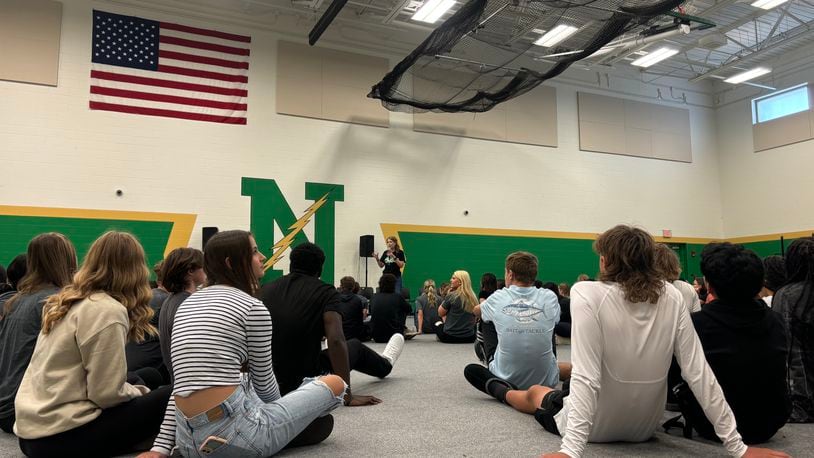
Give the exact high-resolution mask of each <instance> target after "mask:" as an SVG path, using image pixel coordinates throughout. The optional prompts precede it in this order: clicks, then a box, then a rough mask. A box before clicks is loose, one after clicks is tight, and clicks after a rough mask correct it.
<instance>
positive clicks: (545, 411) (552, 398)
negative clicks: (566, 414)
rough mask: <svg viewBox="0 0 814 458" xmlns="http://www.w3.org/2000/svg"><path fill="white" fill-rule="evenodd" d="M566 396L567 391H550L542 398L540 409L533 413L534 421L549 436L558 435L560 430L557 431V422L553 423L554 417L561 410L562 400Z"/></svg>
mask: <svg viewBox="0 0 814 458" xmlns="http://www.w3.org/2000/svg"><path fill="white" fill-rule="evenodd" d="M567 396H568V390H554V391H550V392H549V393H548V394H546V395H545V397H543V402H542V403H541V404H540V408H539V409H537V411H536V412H534V419H535V420H537V423H540V424H541V425H542V426H543V428H545V430H546V431H548V432H550V433H551V434H556V435H558V436H559V435H560V430H559V429H557V422H556V421H554V416H555V415H557V413H559V411H560V410H562V404H563V400H564V399H565V398H566V397H567Z"/></svg>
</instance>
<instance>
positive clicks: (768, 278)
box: [760, 256, 786, 307]
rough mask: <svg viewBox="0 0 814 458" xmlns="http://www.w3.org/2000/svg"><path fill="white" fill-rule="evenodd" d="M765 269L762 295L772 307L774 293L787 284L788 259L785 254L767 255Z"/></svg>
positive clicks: (764, 261)
mask: <svg viewBox="0 0 814 458" xmlns="http://www.w3.org/2000/svg"><path fill="white" fill-rule="evenodd" d="M763 271H764V273H763V289H761V290H760V297H761V298H762V299H763V302H765V303H766V305H768V306H769V307H771V306H772V299H773V298H774V293H775V292H776V291H777V290H779V289H780V288H782V287H783V285H785V284H786V260H785V259H784V258H783V256H766V257H765V258H763Z"/></svg>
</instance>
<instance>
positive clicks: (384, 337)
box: [370, 274, 413, 343]
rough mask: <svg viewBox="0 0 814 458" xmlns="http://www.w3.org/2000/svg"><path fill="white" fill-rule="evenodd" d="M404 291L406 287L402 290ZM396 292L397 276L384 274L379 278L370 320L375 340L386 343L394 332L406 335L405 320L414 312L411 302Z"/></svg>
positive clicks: (372, 300) (371, 301)
mask: <svg viewBox="0 0 814 458" xmlns="http://www.w3.org/2000/svg"><path fill="white" fill-rule="evenodd" d="M401 291H402V293H403V292H404V289H402V290H401ZM402 293H397V292H396V277H395V276H394V275H392V274H384V275H382V276H381V278H380V279H379V292H378V293H376V294H374V295H373V299H371V300H370V314H371V316H372V318H371V320H370V322H371V324H372V325H373V326H372V335H373V341H374V342H378V343H385V342H387V341H389V340H390V338H391V337H393V335H394V334H401V335H404V322H405V320H406V319H407V315H408V314H409V313H410V312H412V310H413V309H412V308H411V307H410V304H409V303H407V301H406V300H405V299H404V297H403V296H402Z"/></svg>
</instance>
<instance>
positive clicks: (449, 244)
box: [370, 232, 599, 299]
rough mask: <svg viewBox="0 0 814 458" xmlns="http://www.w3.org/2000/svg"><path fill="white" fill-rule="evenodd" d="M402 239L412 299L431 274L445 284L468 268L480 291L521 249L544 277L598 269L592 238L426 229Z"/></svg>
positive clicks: (565, 277)
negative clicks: (488, 277)
mask: <svg viewBox="0 0 814 458" xmlns="http://www.w3.org/2000/svg"><path fill="white" fill-rule="evenodd" d="M399 239H400V240H401V243H402V245H403V249H404V252H405V255H406V256H407V266H406V267H405V271H404V285H405V286H407V287H408V288H410V292H411V296H412V298H413V299H415V298H416V297H418V292H419V290H420V289H421V286H422V284H423V283H424V280H426V279H428V278H432V279H433V280H435V283H436V285H440V284H441V283H443V282H445V281H449V278H450V277H451V276H452V272H454V271H456V270H466V271H467V272H469V274H470V276H471V277H472V282H473V285H472V286H473V288H474V289H475V291H476V292H477V291H478V289H479V288H480V277H481V275H482V274H483V273H485V272H492V273H494V274H495V275H496V276H497V277H498V278H502V277H503V275H504V265H505V264H504V263H505V261H506V255H508V254H509V253H511V252H513V251H519V250H523V251H529V252H531V253H534V254H535V255H536V256H537V257H538V259H540V268H539V273H538V275H537V278H539V279H540V280H543V281H553V282H557V283H560V282H567V283H568V284H569V285H571V284H573V283H574V280H576V278H577V276H578V275H579V274H581V273H586V274H588V275H590V276H592V277H595V276H596V274H597V272H598V270H599V257H598V256H597V255H596V254H595V253H594V252H593V248H592V247H593V241H592V240H580V239H558V238H535V237H513V236H497V235H468V234H435V233H426V232H399ZM377 282H378V273H374V274H371V276H370V283H372V284H374V285H375V284H376V283H377Z"/></svg>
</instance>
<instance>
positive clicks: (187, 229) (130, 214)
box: [0, 205, 198, 256]
mask: <svg viewBox="0 0 814 458" xmlns="http://www.w3.org/2000/svg"><path fill="white" fill-rule="evenodd" d="M0 214H1V215H9V216H38V217H46V218H49V217H50V218H80V219H113V220H123V221H158V222H171V223H172V230H171V231H170V236H169V238H168V239H167V246H166V247H165V248H164V256H166V255H167V254H169V252H170V251H172V250H174V249H175V248H181V247H186V246H187V245H189V239H190V237H191V236H192V230H193V229H194V228H195V221H196V219H197V218H198V215H195V214H189V213H161V212H136V211H120V210H91V209H85V208H57V207H23V206H14V205H0Z"/></svg>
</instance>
